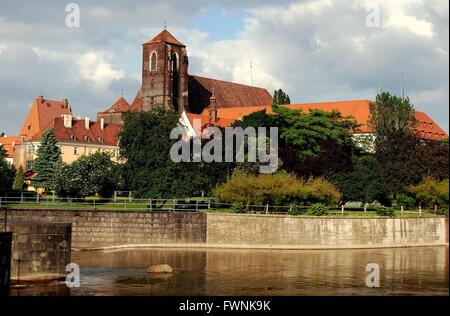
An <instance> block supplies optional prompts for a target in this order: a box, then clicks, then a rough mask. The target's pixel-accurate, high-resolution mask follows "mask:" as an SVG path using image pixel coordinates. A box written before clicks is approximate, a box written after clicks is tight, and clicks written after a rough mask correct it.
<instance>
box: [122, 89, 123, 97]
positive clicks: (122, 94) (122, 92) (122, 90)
mask: <svg viewBox="0 0 450 316" xmlns="http://www.w3.org/2000/svg"><path fill="white" fill-rule="evenodd" d="M122 98H123V89H122Z"/></svg>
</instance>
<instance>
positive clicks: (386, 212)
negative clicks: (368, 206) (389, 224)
mask: <svg viewBox="0 0 450 316" xmlns="http://www.w3.org/2000/svg"><path fill="white" fill-rule="evenodd" d="M375 212H376V213H377V215H378V216H395V211H394V209H393V208H390V207H379V208H377V209H376V211H375Z"/></svg>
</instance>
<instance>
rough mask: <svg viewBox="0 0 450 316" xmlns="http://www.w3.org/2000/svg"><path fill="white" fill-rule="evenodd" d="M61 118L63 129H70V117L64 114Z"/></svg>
mask: <svg viewBox="0 0 450 316" xmlns="http://www.w3.org/2000/svg"><path fill="white" fill-rule="evenodd" d="M62 117H63V120H64V127H66V128H72V115H67V114H64V115H63V116H62Z"/></svg>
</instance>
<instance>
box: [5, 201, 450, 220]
mask: <svg viewBox="0 0 450 316" xmlns="http://www.w3.org/2000/svg"><path fill="white" fill-rule="evenodd" d="M293 207H295V208H296V211H297V214H298V215H306V214H307V212H308V208H309V206H294V205H284V206H283V205H281V206H280V205H269V204H265V205H252V204H249V205H241V209H240V210H236V204H230V203H221V202H217V201H215V200H214V199H213V198H201V199H134V198H133V199H131V198H129V197H127V198H59V197H55V196H34V197H33V196H23V195H22V196H15V197H12V196H9V197H0V209H3V211H2V212H5V215H4V216H5V219H4V222H5V223H6V217H7V213H6V211H5V210H7V209H9V208H14V209H57V210H90V211H96V210H105V211H120V210H123V211H145V212H152V211H161V212H163V211H177V212H241V213H253V214H280V215H281V214H292V209H293ZM394 209H395V211H396V213H397V214H398V215H419V216H420V215H426V214H435V215H438V214H440V213H443V210H442V209H438V208H437V206H435V207H434V208H431V209H430V208H428V209H425V208H422V207H420V206H419V207H417V208H415V209H408V210H406V209H404V208H403V207H402V206H398V207H394ZM375 211H376V208H375V207H360V208H355V207H345V206H334V207H330V208H329V211H328V214H329V215H337V216H339V215H364V214H368V215H369V214H370V215H373V214H374V212H375ZM446 211H447V212H448V209H447V210H446ZM1 214H2V213H1V212H0V215H1ZM0 219H1V217H0Z"/></svg>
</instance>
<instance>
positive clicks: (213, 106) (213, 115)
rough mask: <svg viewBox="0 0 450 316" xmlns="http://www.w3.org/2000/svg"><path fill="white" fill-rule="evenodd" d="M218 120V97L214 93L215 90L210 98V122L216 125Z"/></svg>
mask: <svg viewBox="0 0 450 316" xmlns="http://www.w3.org/2000/svg"><path fill="white" fill-rule="evenodd" d="M216 122H217V99H216V96H215V95H214V90H213V94H212V96H211V97H210V98H209V123H210V124H211V125H214V123H216Z"/></svg>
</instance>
